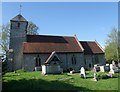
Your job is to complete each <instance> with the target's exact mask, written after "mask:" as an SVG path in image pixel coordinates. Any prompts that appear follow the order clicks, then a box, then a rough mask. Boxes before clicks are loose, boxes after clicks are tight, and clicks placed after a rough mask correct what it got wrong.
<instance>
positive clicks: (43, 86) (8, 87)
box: [2, 79, 89, 92]
mask: <svg viewBox="0 0 120 92" xmlns="http://www.w3.org/2000/svg"><path fill="white" fill-rule="evenodd" d="M25 90H26V91H29V92H33V91H45V92H46V91H56V90H57V91H75V92H77V91H86V90H89V89H87V88H85V87H76V86H73V85H71V84H68V83H65V82H62V81H57V80H56V81H55V80H54V81H46V80H41V79H30V80H26V79H21V80H12V81H8V82H3V90H2V92H10V91H15V92H18V91H20V92H21V91H25Z"/></svg>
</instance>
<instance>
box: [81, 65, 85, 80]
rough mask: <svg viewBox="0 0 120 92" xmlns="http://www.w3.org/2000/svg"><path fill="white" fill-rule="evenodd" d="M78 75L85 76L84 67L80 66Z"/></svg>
mask: <svg viewBox="0 0 120 92" xmlns="http://www.w3.org/2000/svg"><path fill="white" fill-rule="evenodd" d="M80 76H81V78H85V69H84V67H81V69H80Z"/></svg>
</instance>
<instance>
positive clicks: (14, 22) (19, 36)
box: [9, 14, 28, 71]
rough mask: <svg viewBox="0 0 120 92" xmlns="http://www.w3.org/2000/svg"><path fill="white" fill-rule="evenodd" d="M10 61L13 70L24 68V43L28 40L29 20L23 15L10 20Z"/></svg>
mask: <svg viewBox="0 0 120 92" xmlns="http://www.w3.org/2000/svg"><path fill="white" fill-rule="evenodd" d="M10 24H11V27H10V44H9V53H10V62H11V69H10V70H12V71H14V70H18V69H22V61H23V60H22V59H23V51H22V49H23V48H22V44H23V42H25V41H26V35H27V25H28V21H27V20H26V19H25V18H24V17H23V16H22V15H21V14H19V15H17V16H16V17H14V18H13V19H11V20H10Z"/></svg>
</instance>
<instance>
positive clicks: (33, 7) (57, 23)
mask: <svg viewBox="0 0 120 92" xmlns="http://www.w3.org/2000/svg"><path fill="white" fill-rule="evenodd" d="M20 4H21V5H22V15H23V16H24V17H25V18H26V19H27V20H28V21H32V22H33V23H35V24H36V25H37V26H38V27H39V30H38V32H39V34H43V35H64V36H65V35H66V36H74V35H75V34H76V36H77V37H78V39H79V40H97V41H98V42H99V43H100V45H101V46H102V47H104V46H105V40H106V39H107V34H108V33H109V32H110V31H111V29H112V28H113V27H118V3H117V2H111V3H110V2H96V3H95V2H75V3H73V2H71V3H70V2H66V3H65V2H64V3H62V2H60V3H58V2H56V3H53V2H50V3H49V2H45V3H43V2H35V3H33V2H26V3H25V2H23V3H20V2H17V3H15V2H14V3H13V2H9V3H8V2H7V3H5V2H3V3H2V19H3V20H2V22H3V24H6V23H8V22H9V20H10V19H11V18H13V17H14V16H16V15H17V14H19V6H20Z"/></svg>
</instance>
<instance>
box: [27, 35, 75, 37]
mask: <svg viewBox="0 0 120 92" xmlns="http://www.w3.org/2000/svg"><path fill="white" fill-rule="evenodd" d="M27 36H51V37H74V36H61V35H27Z"/></svg>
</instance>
